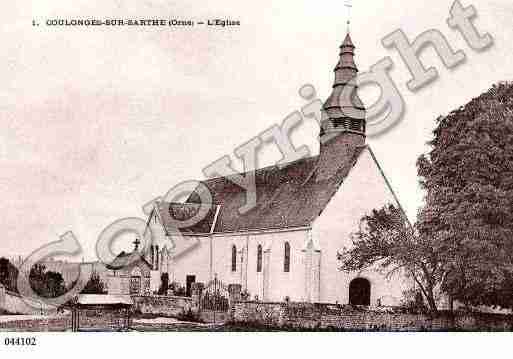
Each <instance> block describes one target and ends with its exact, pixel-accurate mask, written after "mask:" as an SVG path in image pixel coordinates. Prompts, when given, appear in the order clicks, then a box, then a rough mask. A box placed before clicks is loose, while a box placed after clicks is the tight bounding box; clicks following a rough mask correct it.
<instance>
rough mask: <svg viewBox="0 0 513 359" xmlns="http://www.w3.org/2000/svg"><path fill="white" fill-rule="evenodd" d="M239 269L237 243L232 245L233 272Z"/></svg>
mask: <svg viewBox="0 0 513 359" xmlns="http://www.w3.org/2000/svg"><path fill="white" fill-rule="evenodd" d="M236 271H237V247H236V246H235V244H234V245H233V246H232V272H236Z"/></svg>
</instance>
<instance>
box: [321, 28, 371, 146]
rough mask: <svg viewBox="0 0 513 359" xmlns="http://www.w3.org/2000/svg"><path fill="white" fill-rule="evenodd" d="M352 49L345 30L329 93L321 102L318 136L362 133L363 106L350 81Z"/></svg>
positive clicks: (356, 70) (352, 66)
mask: <svg viewBox="0 0 513 359" xmlns="http://www.w3.org/2000/svg"><path fill="white" fill-rule="evenodd" d="M354 49H355V46H354V44H353V41H352V39H351V35H350V34H349V32H348V33H347V34H346V37H345V39H344V41H343V42H342V45H340V53H339V61H338V63H337V66H336V67H335V70H334V72H335V80H334V83H333V89H332V92H331V95H330V97H329V98H328V99H327V100H326V102H325V103H324V110H325V112H326V115H327V118H326V119H325V120H324V121H323V123H322V124H321V125H322V128H321V136H323V135H325V134H335V133H342V132H350V133H355V134H359V135H362V136H365V108H364V105H363V103H362V101H361V100H360V98H359V97H358V94H357V91H356V86H355V85H354V83H351V80H352V79H353V78H354V77H355V76H356V75H357V73H358V68H357V67H356V64H355V62H354ZM347 86H350V87H351V88H347ZM346 91H349V92H346ZM349 95H350V96H349Z"/></svg>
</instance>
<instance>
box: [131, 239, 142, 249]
mask: <svg viewBox="0 0 513 359" xmlns="http://www.w3.org/2000/svg"><path fill="white" fill-rule="evenodd" d="M132 244H133V245H134V252H137V250H138V249H139V244H141V241H140V240H139V237H136V238H135V241H133V242H132Z"/></svg>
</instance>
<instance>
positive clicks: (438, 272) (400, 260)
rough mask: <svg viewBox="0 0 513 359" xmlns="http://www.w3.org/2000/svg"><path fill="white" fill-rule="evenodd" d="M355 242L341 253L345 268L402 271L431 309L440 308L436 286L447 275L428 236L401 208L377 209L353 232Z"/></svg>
mask: <svg viewBox="0 0 513 359" xmlns="http://www.w3.org/2000/svg"><path fill="white" fill-rule="evenodd" d="M352 240H353V246H352V247H351V248H349V249H347V248H344V249H343V250H342V251H341V252H339V253H338V259H339V260H340V262H341V267H340V269H341V270H343V271H348V272H349V271H360V270H363V269H368V268H370V267H378V268H381V269H382V270H384V271H386V273H387V275H392V274H394V273H396V272H397V271H402V272H403V273H405V274H406V275H408V276H410V277H411V278H413V280H414V281H415V283H416V284H417V285H418V287H419V289H420V291H421V292H422V294H423V295H424V297H425V298H426V300H427V303H428V306H429V308H430V310H431V311H434V312H436V311H437V305H436V299H435V295H436V289H437V287H438V286H439V285H440V283H441V281H442V280H443V278H444V270H443V268H444V267H443V258H440V257H439V256H438V254H437V252H436V251H435V249H434V248H433V246H432V243H431V241H430V240H429V238H426V237H422V236H420V235H419V234H418V233H417V232H416V231H415V230H414V228H413V227H412V226H411V225H410V223H409V222H408V220H407V219H406V216H405V215H404V213H403V212H402V210H401V209H399V208H397V207H395V206H393V205H386V206H384V207H383V208H380V209H374V210H373V211H372V212H371V213H370V214H369V215H365V216H364V217H363V218H362V219H361V222H360V229H359V230H358V231H357V232H355V233H354V234H353V238H352Z"/></svg>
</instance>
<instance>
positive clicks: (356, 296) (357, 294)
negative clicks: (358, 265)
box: [349, 278, 371, 305]
mask: <svg viewBox="0 0 513 359" xmlns="http://www.w3.org/2000/svg"><path fill="white" fill-rule="evenodd" d="M370 291H371V286H370V282H369V281H368V280H367V279H365V278H355V279H353V280H352V281H351V283H349V304H352V305H370V294H371V292H370Z"/></svg>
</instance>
